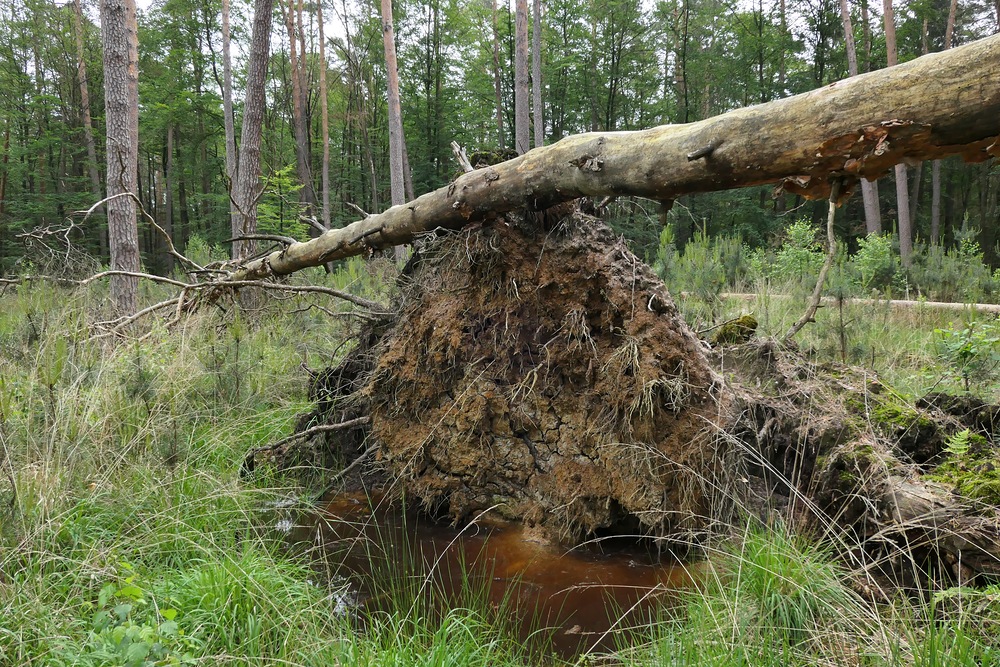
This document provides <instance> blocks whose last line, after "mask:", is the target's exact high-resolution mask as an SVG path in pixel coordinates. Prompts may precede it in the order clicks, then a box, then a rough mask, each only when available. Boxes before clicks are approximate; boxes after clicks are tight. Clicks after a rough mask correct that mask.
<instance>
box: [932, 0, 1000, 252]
mask: <svg viewBox="0 0 1000 667" xmlns="http://www.w3.org/2000/svg"><path fill="white" fill-rule="evenodd" d="M998 6H1000V5H998ZM957 12H958V0H951V5H950V7H949V8H948V25H947V26H946V27H945V30H944V48H945V50H948V49H950V48H951V39H952V35H953V34H954V32H955V14H956V13H957ZM997 21H1000V14H998V15H997ZM940 239H941V161H940V160H934V164H932V165H931V243H939V242H940Z"/></svg>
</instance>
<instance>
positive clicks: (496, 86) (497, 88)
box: [493, 0, 504, 150]
mask: <svg viewBox="0 0 1000 667" xmlns="http://www.w3.org/2000/svg"><path fill="white" fill-rule="evenodd" d="M501 90H502V86H501V84H500V32H499V31H498V30H497V0H493V94H494V96H495V98H496V105H497V150H501V149H503V148H504V136H503V97H502V95H501Z"/></svg>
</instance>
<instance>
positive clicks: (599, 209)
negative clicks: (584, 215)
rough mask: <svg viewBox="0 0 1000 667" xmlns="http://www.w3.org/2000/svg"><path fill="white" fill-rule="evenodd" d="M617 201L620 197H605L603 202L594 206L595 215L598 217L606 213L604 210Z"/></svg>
mask: <svg viewBox="0 0 1000 667" xmlns="http://www.w3.org/2000/svg"><path fill="white" fill-rule="evenodd" d="M616 199H618V197H617V196H616V195H609V196H607V197H605V198H604V199H602V200H601V201H599V202H598V203H597V205H596V206H594V213H595V214H596V215H600V214H601V213H604V209H606V208H607V207H608V204H610V203H611V202H613V201H615V200H616Z"/></svg>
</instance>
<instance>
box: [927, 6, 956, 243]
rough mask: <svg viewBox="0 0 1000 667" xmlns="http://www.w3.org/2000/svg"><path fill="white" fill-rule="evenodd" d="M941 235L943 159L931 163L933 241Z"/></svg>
mask: <svg viewBox="0 0 1000 667" xmlns="http://www.w3.org/2000/svg"><path fill="white" fill-rule="evenodd" d="M957 12H958V0H951V3H950V6H949V8H948V24H947V26H946V27H945V30H944V48H945V50H947V49H950V48H951V38H952V35H953V34H954V32H955V14H956V13H957ZM940 237H941V161H940V160H934V163H933V164H932V165H931V243H938V242H939V241H940Z"/></svg>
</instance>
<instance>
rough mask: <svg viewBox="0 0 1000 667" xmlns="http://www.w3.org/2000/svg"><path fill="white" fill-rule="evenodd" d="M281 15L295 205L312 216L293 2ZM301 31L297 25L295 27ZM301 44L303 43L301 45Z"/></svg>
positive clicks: (313, 198)
mask: <svg viewBox="0 0 1000 667" xmlns="http://www.w3.org/2000/svg"><path fill="white" fill-rule="evenodd" d="M282 11H283V12H284V14H285V28H286V29H287V30H288V58H289V62H290V64H291V66H292V75H291V76H292V116H293V118H292V126H293V128H294V131H295V164H296V171H297V173H298V177H299V182H300V183H301V184H302V189H300V190H299V203H300V204H302V206H303V208H304V209H305V214H306V215H313V214H314V213H315V210H314V209H315V207H316V191H315V190H314V189H313V178H312V167H311V165H310V164H309V123H308V119H307V118H306V111H307V110H306V91H305V89H304V88H305V85H304V84H305V76H304V70H305V67H304V63H303V61H304V60H305V53H304V52H303V53H298V52H297V51H298V48H300V47H296V40H297V36H296V32H297V31H296V25H297V21H296V20H295V16H296V10H295V0H288V7H284V6H282ZM298 27H299V29H300V30H301V26H298ZM301 43H304V42H301Z"/></svg>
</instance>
